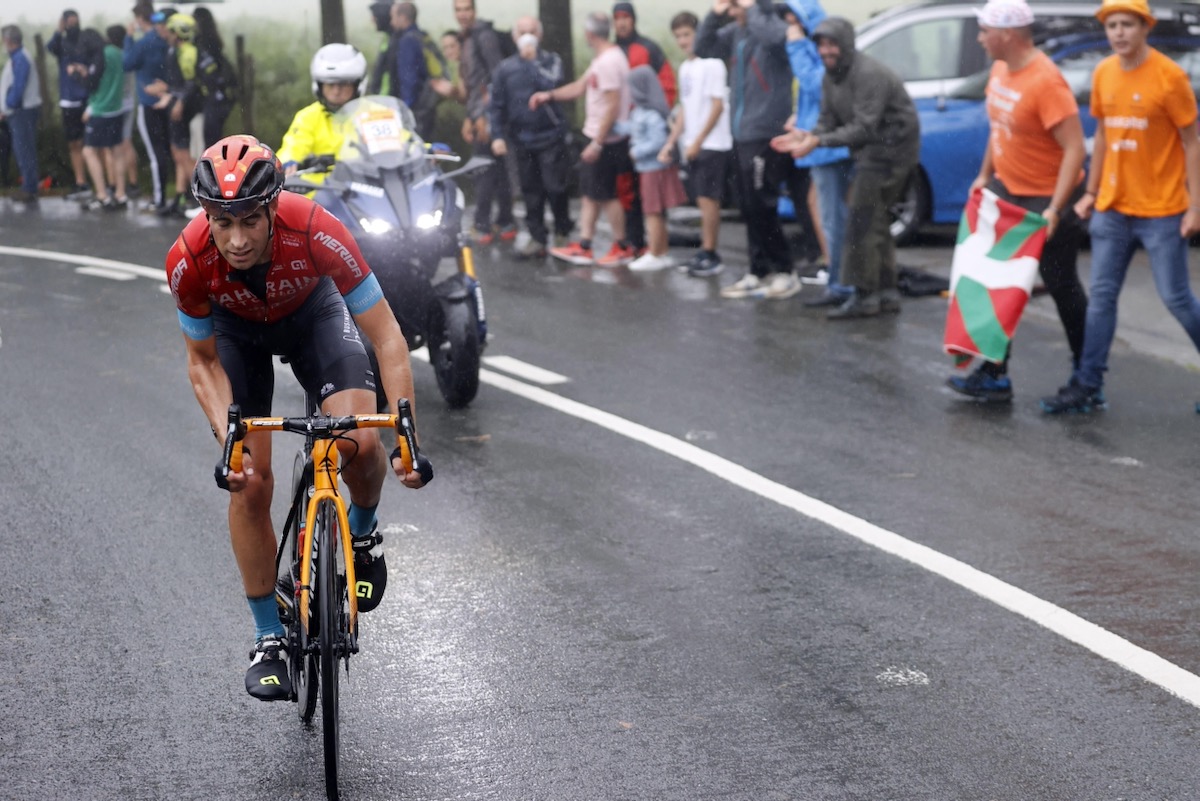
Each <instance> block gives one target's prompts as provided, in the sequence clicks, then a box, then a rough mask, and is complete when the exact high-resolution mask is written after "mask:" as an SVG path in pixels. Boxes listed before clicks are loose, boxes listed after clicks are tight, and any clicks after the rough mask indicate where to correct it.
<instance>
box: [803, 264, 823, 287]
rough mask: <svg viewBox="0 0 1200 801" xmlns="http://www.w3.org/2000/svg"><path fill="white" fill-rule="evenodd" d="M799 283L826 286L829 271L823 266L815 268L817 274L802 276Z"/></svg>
mask: <svg viewBox="0 0 1200 801" xmlns="http://www.w3.org/2000/svg"><path fill="white" fill-rule="evenodd" d="M800 283H802V284H808V285H809V286H828V285H829V271H828V270H826V269H824V268H822V269H820V270H817V274H816V275H814V276H811V277H810V276H804V277H802V278H801V279H800Z"/></svg>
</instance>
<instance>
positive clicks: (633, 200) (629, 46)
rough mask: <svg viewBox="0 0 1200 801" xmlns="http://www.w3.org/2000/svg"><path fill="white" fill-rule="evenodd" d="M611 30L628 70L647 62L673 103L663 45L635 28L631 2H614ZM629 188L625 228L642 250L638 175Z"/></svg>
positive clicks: (624, 195)
mask: <svg viewBox="0 0 1200 801" xmlns="http://www.w3.org/2000/svg"><path fill="white" fill-rule="evenodd" d="M612 24H613V33H614V34H615V38H616V42H617V44H618V45H619V46H620V47H621V49H622V50H624V51H625V58H627V59H629V69H631V70H633V69H637V68H638V67H640V66H642V65H643V64H646V65H648V66H649V67H650V68H651V69H652V70H654V73H655V74H656V75H657V76H658V81H659V83H660V84H661V85H662V90H663V93H664V94H666V97H667V105H668V107H670V106H674V105H675V100H676V87H675V71H674V70H672V69H671V62H670V61H667V57H666V55H665V54H664V53H663V51H662V48H661V47H659V46H658V43H657V42H655V41H654V40H653V39H647V38H646V37H645V36H642V35H641V34H640V33H638V31H637V12H636V11H635V10H634V8H633V3H627V2H621V3H615V4H613V11H612ZM622 186H623V187H625V186H627V187H628V191H625V192H623V193H622V197H621V203H622V205H623V206H624V207H625V227H626V229H627V231H628V234H629V241H630V242H631V243H633V246H634V247H635V248H637V250H638V252H639V253H641V252H642V251H644V250H645V248H646V230H645V224H644V223H643V221H642V213H643V212H642V199H641V195H640V194H639V193H638V188H639V186H640V182H639V179H638V176H636V175H632V174H631V175H630V176H629V179H628V183H627V184H622Z"/></svg>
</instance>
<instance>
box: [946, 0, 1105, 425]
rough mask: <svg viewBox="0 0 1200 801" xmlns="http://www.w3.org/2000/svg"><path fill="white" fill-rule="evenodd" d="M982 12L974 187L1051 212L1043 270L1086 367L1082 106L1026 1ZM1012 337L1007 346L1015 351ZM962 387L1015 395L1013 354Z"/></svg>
mask: <svg viewBox="0 0 1200 801" xmlns="http://www.w3.org/2000/svg"><path fill="white" fill-rule="evenodd" d="M976 13H977V15H978V17H979V42H980V44H982V45H983V48H984V50H986V51H987V54H988V56H989V57H990V58H992V59H993V60H994V62H993V64H992V71H991V77H990V78H989V80H988V85H987V97H988V102H987V112H988V117H989V119H990V121H991V135H990V137H989V139H988V148H987V150H985V151H984V154H983V164H982V165H981V166H980V168H979V177H977V178H976V179H975V181H974V183H972V185H971V191H972V192H974V191H975V190H976V189H978V188H981V187H985V186H986V187H987V188H988V189H989V190H991V191H992V192H994V193H995V194H996V195H998V196H999V197H1000V198H1002V199H1004V200H1006V201H1008V202H1009V203H1014V204H1016V205H1018V206H1020V207H1021V208H1023V209H1026V210H1027V211H1032V212H1034V213H1035V214H1040V215H1042V216H1043V217H1045V218H1046V222H1047V224H1048V227H1047V231H1046V244H1045V247H1044V248H1043V250H1042V257H1041V260H1040V261H1039V262H1038V271H1039V272H1040V273H1041V276H1042V281H1043V282H1044V283H1045V285H1046V288H1047V289H1048V290H1049V291H1050V296H1051V297H1052V298H1053V299H1054V303H1055V305H1056V306H1057V308H1058V317H1059V319H1060V320H1061V321H1062V325H1063V330H1064V331H1065V332H1066V335H1067V343H1068V344H1069V345H1070V347H1071V363H1072V365H1073V366H1075V367H1078V366H1079V356H1080V352H1081V351H1082V349H1083V334H1084V328H1085V326H1086V323H1087V294H1086V293H1085V292H1084V291H1083V285H1082V284H1081V283H1080V282H1079V272H1078V268H1077V264H1076V262H1077V260H1078V256H1079V247H1080V245H1082V244H1083V236H1084V231H1083V226H1082V224H1081V223H1080V220H1079V217H1078V216H1077V215H1076V214H1075V212H1074V210H1073V209H1072V208H1071V207H1072V206H1073V205H1074V203H1075V201H1077V200H1078V199H1079V198H1080V196H1081V195H1082V194H1083V160H1084V156H1085V150H1084V141H1083V125H1082V124H1081V123H1080V121H1079V106H1078V105H1077V104H1076V102H1075V95H1074V93H1073V92H1072V91H1071V87H1070V86H1068V85H1067V81H1066V79H1065V78H1063V75H1062V73H1061V72H1060V71H1059V69H1058V67H1056V66H1055V65H1054V62H1053V61H1051V60H1050V58H1049V57H1048V56H1047V55H1046V54H1045V53H1043V52H1042V51H1040V50H1038V49H1037V47H1035V46H1034V44H1033V24H1034V20H1033V11H1031V10H1030V8H1029V5H1028V3H1026V1H1025V0H988V3H987V5H985V6H984V7H983V8H982V9H981V10H979V11H978V12H976ZM1011 347H1012V346H1011V345H1010V346H1009V349H1010V351H1011ZM946 383H947V384H948V385H949V386H950V388H951V389H953V390H954V391H955V392H959V393H962V394H963V395H968V396H970V397H972V398H976V399H977V400H981V401H985V402H988V401H994V402H1001V403H1007V402H1009V401H1011V400H1012V381H1011V380H1010V379H1009V377H1008V354H1005V357H1004V361H1002V362H1000V363H999V364H996V363H993V362H988V361H985V362H983V364H981V365H980V366H979V367H978V368H977V369H976V370H975V371H974V372H972V373H971V374H970V375H967V376H951V377H950V378H949V379H947V381H946Z"/></svg>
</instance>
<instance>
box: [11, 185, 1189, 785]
mask: <svg viewBox="0 0 1200 801" xmlns="http://www.w3.org/2000/svg"><path fill="white" fill-rule="evenodd" d="M177 230H178V224H176V223H166V224H164V223H162V222H160V221H159V220H157V219H153V218H148V217H144V216H140V215H138V214H136V213H129V214H127V215H119V216H117V217H115V218H114V217H111V216H95V215H92V216H87V215H84V214H80V213H78V212H76V211H75V210H74V209H72V208H70V207H67V206H65V205H63V204H54V203H51V202H45V203H43V208H42V209H41V210H40V211H37V212H22V211H18V210H14V209H13V208H12V207H11V206H9V205H7V203H6V202H3V201H0V248H37V249H41V250H50V251H61V252H64V253H70V254H86V255H90V256H98V257H103V258H108V259H115V260H120V261H126V262H132V263H134V264H141V265H146V266H148V267H152V268H155V269H157V268H158V267H159V266H160V264H161V257H162V254H163V253H164V252H165V250H166V247H167V246H168V245H169V243H170V241H171V240H172V239H173V236H174V234H175V232H176V231H177ZM731 255H732V254H731ZM947 258H948V251H947V247H946V241H945V239H944V238H937V237H934V238H931V239H927V240H926V241H925V242H924V243H923V245H922V246H919V247H916V248H911V249H907V250H905V251H903V252H902V254H901V260H902V261H905V262H908V263H915V264H919V265H920V264H935V263H943V262H945V261H946V259H947ZM731 260H732V259H731ZM77 266H78V265H76V264H72V263H68V262H66V261H61V260H58V261H56V260H45V259H35V258H29V257H27V256H16V255H12V253H11V252H2V251H0V419H3V420H4V431H5V437H4V444H5V446H6V447H5V448H4V451H5V457H4V458H3V459H0V486H2V488H0V515H2V516H3V519H5V520H6V521H7V522H8V527H7V530H6V532H5V534H4V535H3V536H0V563H2V564H4V565H5V566H6V570H5V573H6V576H5V579H4V580H3V581H0V708H3V709H4V710H5V712H6V714H5V720H4V725H3V726H2V727H0V779H2V783H0V787H2V788H3V789H0V796H2V797H3V798H6V799H21V800H23V799H95V800H96V801H100V800H101V799H165V798H171V799H214V798H222V799H223V798H238V799H267V798H300V799H310V798H311V799H316V798H321V797H323V787H322V773H321V741H320V735H319V730H317V731H315V732H314V731H306V730H305V729H303V728H302V727H301V726H300V724H299V723H298V721H297V719H296V717H295V713H294V708H293V707H292V706H291V705H288V704H275V705H269V706H268V705H263V704H260V703H258V702H255V701H253V700H252V699H250V698H249V697H248V696H246V695H245V693H244V691H243V689H242V672H243V670H244V667H245V665H246V652H247V650H248V648H249V646H250V640H251V628H250V621H249V614H248V611H247V610H246V607H245V603H244V601H243V600H242V597H241V592H240V583H239V582H238V580H237V578H236V571H235V568H234V565H233V560H232V556H231V554H230V552H229V548H228V544H227V541H226V534H225V533H224V531H225V528H224V499H223V496H222V494H221V493H220V491H219V490H217V489H216V488H215V487H214V486H213V484H212V479H211V470H212V463H213V462H214V461H215V458H216V452H215V449H214V447H213V445H212V440H211V437H210V434H209V433H208V431H207V430H206V426H205V423H204V421H203V419H202V417H201V415H200V413H199V410H198V408H197V407H196V404H195V401H194V399H193V397H192V395H191V390H190V388H189V386H188V384H187V380H186V375H185V371H184V363H183V345H182V341H181V338H180V334H179V333H178V327H177V324H176V321H175V314H174V310H173V308H172V304H171V302H170V299H169V297H168V296H167V295H165V294H164V293H163V292H162V290H161V281H158V280H154V279H151V278H147V277H134V278H132V279H131V280H113V279H112V278H106V277H99V276H96V275H93V274H86V273H80V272H78V271H77V269H76V268H77ZM479 271H480V274H481V278H482V280H483V283H484V286H485V290H486V293H487V301H488V311H489V317H490V320H491V325H492V330H493V334H494V339H493V341H492V344H491V345H490V347H489V351H488V355H489V356H509V357H513V358H516V359H520V360H522V361H523V362H527V363H529V364H533V365H537V366H539V367H542V368H544V369H547V370H551V371H554V372H555V373H559V374H561V375H563V376H565V377H567V378H568V379H569V381H567V382H566V383H562V384H556V385H552V386H548V387H544V388H543V391H545V392H549V393H553V395H554V396H558V397H560V398H564V399H566V400H567V401H576V402H578V403H579V404H584V405H586V406H588V407H593V408H595V409H599V410H603V411H604V412H607V413H610V414H612V415H615V416H616V417H617V418H620V420H621V421H628V422H630V423H636V424H640V425H641V426H645V427H647V428H649V429H652V430H654V431H657V432H661V433H662V434H665V435H668V436H669V437H672V438H675V440H678V441H680V442H683V443H690V444H691V445H694V446H698V447H699V448H701V449H703V450H705V451H707V452H710V453H712V454H715V455H717V456H720V457H722V458H724V459H725V460H728V462H730V463H733V464H735V465H740V466H741V467H743V468H745V469H746V470H748V471H751V472H752V473H753V474H756V475H757V476H761V477H763V478H765V479H767V480H769V481H770V482H774V484H775V485H782V486H783V487H785V488H790V489H792V490H796V491H798V492H800V493H804V494H805V495H807V496H811V497H812V498H815V499H819V500H821V501H824V502H826V503H828V504H831V505H832V506H834V507H837V508H838V509H841V510H844V511H845V512H846V513H848V514H850V515H853V516H855V517H857V518H860V519H862V520H865V521H869V522H870V523H873V524H875V525H877V526H880V527H882V528H883V529H886V530H889V531H891V532H895V533H896V534H899V535H901V536H903V537H905V538H907V539H909V540H911V541H914V542H917V543H920V544H923V545H925V546H928V547H929V548H931V549H934V550H935V551H938V552H941V553H944V554H946V555H949V556H951V557H953V558H955V559H958V560H961V562H963V563H966V564H967V565H970V566H972V567H974V568H977V569H979V570H981V571H983V572H984V573H987V574H990V575H991V576H994V577H996V578H998V579H1000V580H1002V581H1004V582H1007V583H1008V584H1010V585H1013V586H1015V587H1018V588H1020V589H1022V590H1025V591H1027V592H1029V593H1032V594H1033V595H1035V596H1038V597H1039V598H1041V599H1043V600H1045V601H1047V602H1049V603H1051V604H1054V605H1057V606H1058V607H1061V608H1063V609H1065V610H1068V611H1069V612H1072V613H1074V614H1076V615H1078V616H1080V617H1081V618H1083V619H1085V620H1087V621H1090V622H1092V623H1094V624H1097V625H1099V626H1101V627H1103V628H1104V629H1107V630H1108V631H1110V632H1112V633H1114V634H1115V635H1117V636H1119V637H1121V638H1124V639H1125V640H1128V641H1130V642H1132V643H1133V644H1135V645H1137V646H1140V647H1141V648H1144V649H1146V650H1148V651H1150V652H1152V653H1154V654H1158V655H1160V656H1161V657H1164V658H1165V659H1167V660H1170V661H1171V662H1172V663H1174V664H1175V665H1177V666H1179V667H1180V668H1182V669H1183V670H1184V671H1187V672H1190V673H1198V672H1200V640H1198V637H1197V625H1196V624H1195V623H1194V622H1193V621H1195V620H1197V619H1200V615H1198V613H1200V602H1198V597H1200V593H1198V592H1197V582H1196V576H1197V575H1198V573H1200V543H1198V542H1197V537H1196V534H1195V530H1196V525H1195V521H1196V520H1197V519H1200V502H1198V500H1197V493H1196V492H1195V489H1194V487H1195V477H1196V476H1197V474H1198V473H1200V457H1197V455H1196V454H1197V451H1196V448H1195V445H1194V442H1195V438H1196V434H1197V432H1196V430H1195V429H1196V427H1197V426H1200V419H1197V418H1196V415H1195V414H1194V413H1193V412H1192V410H1191V404H1192V402H1193V401H1194V400H1196V399H1198V398H1200V381H1197V378H1196V375H1195V374H1194V373H1193V372H1190V371H1188V370H1186V369H1184V368H1182V367H1180V366H1179V365H1178V364H1175V363H1172V362H1168V361H1163V360H1160V359H1156V358H1151V357H1149V356H1147V355H1145V354H1143V353H1140V352H1137V351H1135V350H1132V349H1128V348H1124V349H1122V348H1118V349H1117V351H1116V352H1115V355H1114V360H1113V378H1112V380H1111V382H1110V386H1109V390H1108V395H1109V398H1110V401H1111V403H1112V408H1111V409H1110V410H1109V411H1108V412H1105V413H1103V414H1101V415H1097V416H1096V417H1094V418H1072V419H1065V420H1060V419H1050V418H1045V417H1043V416H1042V415H1041V414H1040V413H1039V412H1038V411H1037V410H1036V398H1037V396H1038V395H1039V394H1043V393H1045V392H1048V391H1051V390H1053V388H1054V387H1055V386H1057V385H1058V383H1061V381H1062V379H1064V378H1065V369H1064V368H1065V365H1066V364H1067V361H1068V355H1067V351H1066V346H1065V343H1064V342H1063V339H1062V335H1061V332H1059V331H1058V330H1057V329H1056V327H1055V325H1053V324H1052V320H1050V321H1049V322H1048V321H1047V320H1049V318H1048V317H1047V316H1046V315H1045V314H1042V315H1041V316H1039V315H1031V318H1030V319H1029V320H1028V321H1027V322H1026V324H1024V326H1023V327H1022V330H1021V333H1020V336H1019V342H1018V350H1017V354H1018V357H1017V359H1016V360H1015V361H1014V366H1013V377H1014V381H1015V383H1016V385H1017V390H1018V398H1017V401H1016V403H1014V404H1013V405H1012V406H1011V407H1006V408H1000V409H992V408H985V407H979V406H975V405H973V404H969V403H962V402H960V401H959V399H957V398H956V397H954V396H953V394H952V393H951V392H950V391H949V390H947V389H945V388H944V387H943V386H942V382H943V380H944V378H945V376H946V375H947V373H948V370H949V367H948V362H947V359H946V358H945V357H944V356H943V355H942V354H941V353H940V341H941V330H942V324H943V321H944V309H945V306H944V302H943V301H940V300H937V299H911V300H907V301H906V302H905V307H904V311H903V313H902V314H901V315H900V316H899V317H896V318H887V319H878V320H872V321H865V322H860V323H849V324H830V323H828V322H826V321H825V320H824V319H822V317H821V316H820V315H819V314H817V313H816V312H814V311H811V310H807V309H804V308H803V307H802V306H801V305H800V304H799V303H798V302H797V301H796V300H792V301H785V302H778V303H771V302H764V303H753V302H745V303H743V302H730V301H722V300H720V299H718V298H717V297H716V290H717V287H718V286H719V285H720V284H721V283H722V282H728V281H730V280H732V278H733V277H736V275H737V271H732V272H731V273H727V274H726V275H724V276H721V277H720V279H715V280H712V281H696V280H693V279H688V278H686V277H685V276H681V275H678V274H676V273H669V274H666V273H664V274H657V275H652V276H646V277H641V276H633V275H630V274H629V273H627V272H626V271H623V270H622V271H617V272H611V271H610V272H602V271H590V270H580V269H574V270H564V269H561V268H558V267H556V266H554V265H552V264H549V263H547V264H545V265H529V264H521V263H518V262H515V261H513V260H511V259H509V258H507V257H506V256H505V255H503V254H502V253H481V254H480V255H479ZM807 291H812V290H807ZM1037 303H1039V304H1047V303H1048V300H1047V299H1041V300H1039V301H1037ZM1179 336H1180V337H1182V334H1180V335H1179ZM415 372H416V374H417V398H418V420H419V428H420V430H421V434H422V442H423V445H424V447H425V449H426V450H427V452H428V453H429V455H430V457H431V458H432V459H433V460H434V463H435V465H436V468H437V471H438V478H437V479H436V481H435V482H434V483H433V484H432V485H430V486H429V487H428V488H426V489H424V490H421V491H419V492H412V491H407V490H404V489H403V488H402V487H400V486H398V485H395V486H394V487H393V488H392V489H391V490H389V492H388V493H387V494H386V495H385V499H384V503H383V505H382V507H381V510H380V516H381V519H382V521H383V522H384V523H385V524H386V525H387V526H388V530H389V532H390V536H389V539H388V560H389V565H390V569H391V575H390V579H389V590H388V596H387V598H386V600H385V602H384V603H383V605H382V606H381V608H380V609H379V610H378V611H376V612H374V613H372V614H371V615H370V616H368V617H367V618H366V619H365V620H364V622H363V643H362V644H363V650H362V653H361V654H360V656H359V657H357V658H356V659H355V660H353V662H352V667H351V675H350V679H349V681H348V682H346V683H344V684H343V695H342V704H343V712H342V714H343V718H342V722H343V782H342V790H343V797H344V798H348V799H364V800H366V799H377V800H378V801H384V800H385V799H484V798H486V799H522V800H523V799H547V800H549V801H560V800H561V801H573V800H574V799H725V798H728V799H755V800H757V799H789V800H790V799H819V800H820V801H826V800H829V801H838V800H840V799H855V800H858V799H862V800H863V801H874V800H876V799H897V800H899V799H912V800H913V801H923V800H925V799H928V800H930V801H942V800H943V799H980V800H981V801H993V800H994V801H1010V800H1011V801H1028V799H1056V800H1057V799H1080V800H1081V801H1091V800H1093V799H1180V800H1183V799H1191V798H1195V797H1196V795H1197V790H1196V787H1197V784H1198V779H1200V764H1198V761H1197V752H1198V747H1197V715H1198V710H1197V709H1196V707H1194V706H1192V705H1191V704H1190V703H1188V702H1185V701H1184V700H1181V699H1179V698H1177V697H1175V696H1173V695H1172V694H1171V693H1170V692H1168V691H1167V690H1164V689H1163V688H1161V687H1159V686H1156V685H1154V684H1151V683H1149V682H1147V681H1145V680H1144V679H1142V678H1140V677H1139V676H1136V675H1134V674H1133V673H1131V672H1129V671H1128V670H1126V669H1124V668H1122V667H1119V666H1117V665H1115V664H1113V663H1112V662H1111V661H1108V660H1106V659H1105V658H1102V657H1100V656H1097V655H1096V654H1094V653H1091V652H1089V651H1087V650H1085V649H1083V648H1081V647H1079V646H1077V645H1075V644H1073V643H1071V642H1068V641H1067V640H1065V639H1064V638H1063V637H1061V636H1059V635H1058V634H1055V633H1052V632H1051V631H1049V630H1047V629H1045V628H1043V627H1041V626H1038V625H1036V624H1034V623H1032V622H1030V621H1028V620H1026V619H1024V618H1022V617H1019V616H1017V615H1015V614H1013V613H1012V612H1009V611H1007V610H1005V609H1003V608H1001V607H1000V606H998V605H996V604H995V603H993V602H992V601H989V600H986V599H985V598H983V597H980V596H979V595H976V594H975V593H973V592H971V591H969V590H967V589H964V588H963V587H961V586H959V585H956V584H954V583H952V582H950V581H948V580H946V579H945V578H942V577H940V576H937V575H933V574H931V573H930V572H929V571H927V570H924V569H922V568H920V567H918V566H916V565H914V564H911V563H909V562H907V561H903V560H900V559H898V558H896V557H894V556H891V555H888V554H885V553H883V552H881V551H880V550H878V549H876V548H873V547H870V546H868V545H866V544H864V543H863V542H861V541H859V540H857V539H854V538H852V537H849V536H847V535H846V534H845V533H843V532H842V531H839V530H837V529H835V528H833V527H831V526H829V525H826V524H825V523H821V522H817V521H815V520H813V519H812V518H810V517H808V516H805V515H804V514H800V513H797V512H796V511H795V510H794V509H792V508H788V507H787V506H785V505H781V504H780V503H777V502H775V501H773V500H769V499H767V498H764V497H763V496H761V495H757V494H754V493H751V492H748V491H746V490H745V489H743V488H741V487H739V486H736V485H734V484H732V483H730V481H728V480H727V479H729V478H731V475H730V473H731V472H732V471H731V470H729V469H727V468H726V469H724V473H723V472H722V469H718V470H717V472H716V474H714V473H710V472H705V471H703V470H701V469H699V468H697V467H696V466H694V465H691V464H687V463H685V462H683V461H681V460H680V459H678V458H675V457H674V456H673V455H671V454H669V453H666V452H663V451H662V450H655V449H651V448H649V447H647V446H646V445H644V444H641V443H639V442H637V441H634V440H632V439H630V438H629V437H627V436H623V435H622V433H620V431H614V430H611V429H606V428H601V427H599V426H597V425H594V424H593V423H590V422H586V421H583V420H580V419H579V418H578V417H571V416H567V415H565V414H563V412H562V411H561V410H559V409H555V408H551V407H550V406H547V405H544V404H543V403H538V402H535V401H534V400H531V399H530V398H529V397H525V396H518V395H514V394H513V393H512V392H509V391H508V390H507V389H505V386H507V385H506V383H505V382H507V381H512V380H513V379H512V378H504V377H503V375H502V373H501V372H500V371H499V370H496V369H494V368H489V372H488V374H487V375H486V376H485V379H486V380H487V381H488V382H489V383H485V385H484V387H483V388H482V389H481V392H480V396H479V398H478V399H477V401H476V402H475V403H474V404H473V405H472V406H471V407H470V408H468V409H467V410H464V411H449V410H447V409H446V408H445V406H444V404H442V403H441V401H440V398H439V397H438V395H437V389H436V385H435V383H434V381H433V377H432V374H431V372H430V370H429V368H428V366H427V365H424V364H421V363H417V364H416V365H415ZM516 380H517V381H518V382H520V383H521V384H522V385H525V386H532V382H530V381H528V380H524V379H519V378H518V379H516ZM526 395H533V396H535V397H538V392H537V390H531V391H530V392H528V393H526ZM551 402H553V401H551ZM298 405H299V395H298V393H297V391H296V390H294V389H292V388H291V387H285V388H281V390H280V391H279V393H278V394H277V402H276V410H277V411H279V412H281V413H282V412H284V411H287V410H289V409H290V408H292V407H293V406H298ZM560 405H561V404H560ZM623 425H625V423H623V422H622V423H620V425H618V426H617V427H618V428H619V429H620V426H623ZM621 430H623V429H621ZM672 447H674V446H672V445H671V444H670V442H668V449H670V448H672ZM277 449H278V451H277V452H279V453H281V454H282V453H286V450H287V449H286V448H285V447H283V446H277ZM280 464H281V465H283V467H281V468H280V472H281V473H282V472H284V470H285V469H286V465H285V463H284V462H281V463H280Z"/></svg>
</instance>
